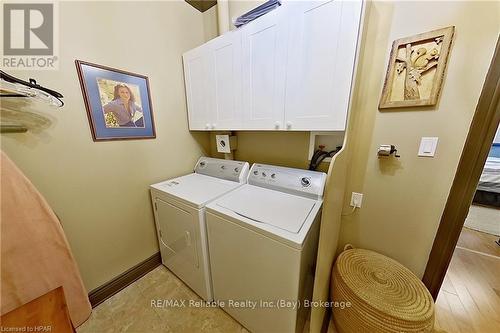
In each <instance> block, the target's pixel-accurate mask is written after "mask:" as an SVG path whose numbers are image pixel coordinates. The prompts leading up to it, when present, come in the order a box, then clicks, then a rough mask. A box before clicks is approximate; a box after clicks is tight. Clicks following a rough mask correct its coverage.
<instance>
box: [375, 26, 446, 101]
mask: <svg viewBox="0 0 500 333" xmlns="http://www.w3.org/2000/svg"><path fill="white" fill-rule="evenodd" d="M454 33H455V27H454V26H450V27H446V28H442V29H438V30H433V31H429V32H425V33H422V34H418V35H414V36H411V37H406V38H400V39H397V40H395V41H394V42H393V43H392V50H391V55H390V57H389V63H388V66H387V73H386V76H385V81H384V88H383V90H382V95H381V97H380V103H379V106H378V108H379V109H390V108H402V107H415V106H432V105H436V104H437V102H438V99H439V94H440V92H441V87H442V85H443V79H444V74H445V70H446V65H447V63H448V57H449V55H450V48H451V43H452V39H453V35H454Z"/></svg>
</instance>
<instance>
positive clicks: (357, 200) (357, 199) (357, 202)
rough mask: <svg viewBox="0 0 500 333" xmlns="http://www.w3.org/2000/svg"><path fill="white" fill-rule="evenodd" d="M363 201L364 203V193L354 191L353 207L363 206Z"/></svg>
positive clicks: (352, 197)
mask: <svg viewBox="0 0 500 333" xmlns="http://www.w3.org/2000/svg"><path fill="white" fill-rule="evenodd" d="M362 203H363V193H357V192H352V195H351V207H357V208H361V204H362Z"/></svg>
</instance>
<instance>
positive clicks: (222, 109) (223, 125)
mask: <svg viewBox="0 0 500 333" xmlns="http://www.w3.org/2000/svg"><path fill="white" fill-rule="evenodd" d="M208 46H209V49H210V62H209V64H210V66H209V82H210V83H211V84H212V85H213V87H212V88H213V91H214V92H213V93H214V95H213V97H214V98H213V99H212V103H213V104H212V108H213V118H212V119H211V120H210V122H209V123H210V127H211V129H213V130H234V129H240V128H241V125H242V114H241V34H240V32H239V31H231V32H228V33H226V34H224V35H222V36H220V37H217V38H216V39H214V40H212V41H210V42H209V43H208Z"/></svg>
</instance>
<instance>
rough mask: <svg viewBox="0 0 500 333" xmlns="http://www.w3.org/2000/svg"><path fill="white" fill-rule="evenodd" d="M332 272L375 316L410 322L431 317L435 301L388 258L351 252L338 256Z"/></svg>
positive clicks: (419, 282) (366, 251)
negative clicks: (381, 315) (375, 312)
mask: <svg viewBox="0 0 500 333" xmlns="http://www.w3.org/2000/svg"><path fill="white" fill-rule="evenodd" d="M335 269H336V270H337V274H336V275H337V277H338V278H340V279H341V280H342V281H341V283H343V284H345V285H346V286H347V288H348V289H349V290H350V293H352V294H353V296H355V297H356V298H358V299H359V301H361V302H363V303H366V305H368V306H370V307H371V308H374V309H376V310H377V312H380V313H384V314H385V315H388V316H391V317H393V318H394V319H398V320H405V321H410V322H411V321H426V320H428V319H430V318H432V317H433V314H434V301H433V299H432V297H431V295H430V293H429V291H428V290H427V288H426V287H425V285H424V284H423V283H422V282H421V281H420V280H419V279H418V278H417V277H416V276H415V275H414V274H413V273H412V272H411V271H410V270H409V269H407V268H406V267H404V266H403V265H401V264H400V263H398V262H397V261H395V260H393V259H391V258H388V257H386V256H384V255H381V254H379V253H376V252H373V251H370V250H364V249H351V250H347V251H344V252H342V253H341V254H340V256H339V257H338V258H337V261H336V263H335ZM339 282H340V281H339Z"/></svg>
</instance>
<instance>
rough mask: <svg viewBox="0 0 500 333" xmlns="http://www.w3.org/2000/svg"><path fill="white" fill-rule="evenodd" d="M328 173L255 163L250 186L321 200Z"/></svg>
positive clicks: (250, 176) (251, 171)
mask: <svg viewBox="0 0 500 333" xmlns="http://www.w3.org/2000/svg"><path fill="white" fill-rule="evenodd" d="M325 183H326V173H324V172H317V171H310V170H303V169H294V168H286V167H280V166H273V165H267V164H258V163H255V164H254V165H252V168H251V169H250V173H249V175H248V184H250V185H255V186H260V187H264V188H269V189H271V190H276V191H280V192H285V193H289V194H294V195H299V196H303V197H307V198H311V199H316V200H318V199H321V198H322V197H323V189H324V187H325Z"/></svg>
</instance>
